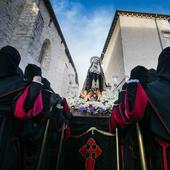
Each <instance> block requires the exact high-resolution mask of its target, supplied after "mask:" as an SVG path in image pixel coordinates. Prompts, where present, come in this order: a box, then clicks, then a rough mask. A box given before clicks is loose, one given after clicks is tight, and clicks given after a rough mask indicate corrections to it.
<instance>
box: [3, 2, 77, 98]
mask: <svg viewBox="0 0 170 170" xmlns="http://www.w3.org/2000/svg"><path fill="white" fill-rule="evenodd" d="M0 40H1V42H2V43H1V44H0V48H1V47H2V46H5V45H8V44H9V45H12V46H14V47H16V48H17V49H18V50H19V52H20V53H21V56H22V59H21V65H20V67H21V68H22V69H24V68H25V66H26V65H27V64H28V63H34V64H36V65H39V66H41V68H42V72H43V76H44V77H47V78H48V80H49V81H50V82H51V85H52V87H53V89H54V90H55V91H56V92H57V93H59V94H61V95H62V96H66V97H67V96H68V95H73V94H74V95H76V94H77V93H78V76H77V71H76V68H75V65H74V62H73V60H72V57H71V55H70V52H69V49H68V47H67V44H66V42H65V39H64V36H63V34H62V31H61V28H60V26H59V24H58V21H57V18H56V16H55V13H54V11H53V8H52V6H51V3H50V0H15V1H8V0H3V1H0ZM70 89H71V90H72V91H74V92H72V93H70V91H71V90H70Z"/></svg>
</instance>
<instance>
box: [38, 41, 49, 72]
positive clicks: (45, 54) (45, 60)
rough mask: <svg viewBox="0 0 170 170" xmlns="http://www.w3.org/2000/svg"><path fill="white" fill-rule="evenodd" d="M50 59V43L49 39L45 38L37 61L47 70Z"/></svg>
mask: <svg viewBox="0 0 170 170" xmlns="http://www.w3.org/2000/svg"><path fill="white" fill-rule="evenodd" d="M50 60H51V43H50V40H49V39H46V40H45V41H44V43H43V45H42V48H41V51H40V56H39V59H38V61H39V63H40V64H41V67H42V68H43V70H45V71H47V70H48V68H49V65H50Z"/></svg>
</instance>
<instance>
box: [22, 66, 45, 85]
mask: <svg viewBox="0 0 170 170" xmlns="http://www.w3.org/2000/svg"><path fill="white" fill-rule="evenodd" d="M35 76H42V72H41V68H40V67H38V66H36V65H35V64H28V65H27V67H26V68H25V72H24V78H25V79H26V80H27V81H28V82H29V83H31V81H32V80H33V77H35Z"/></svg>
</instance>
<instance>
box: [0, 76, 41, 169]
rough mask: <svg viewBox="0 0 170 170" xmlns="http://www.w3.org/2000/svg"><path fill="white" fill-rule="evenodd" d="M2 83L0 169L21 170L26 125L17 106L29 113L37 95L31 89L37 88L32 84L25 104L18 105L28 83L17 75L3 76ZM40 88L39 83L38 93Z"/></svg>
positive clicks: (0, 98)
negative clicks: (18, 116)
mask: <svg viewBox="0 0 170 170" xmlns="http://www.w3.org/2000/svg"><path fill="white" fill-rule="evenodd" d="M0 83H1V88H0V95H1V96H0V121H1V124H0V138H1V139H0V162H1V164H0V169H1V170H8V169H9V170H10V169H14V170H15V169H16V170H19V169H23V164H22V162H23V160H22V159H23V158H22V150H21V149H22V148H21V144H22V143H21V141H20V139H21V136H22V133H23V130H24V126H25V125H24V121H23V120H20V118H19V119H18V118H17V117H16V115H20V113H17V109H18V108H17V107H23V108H24V110H25V114H27V111H29V110H30V109H32V107H33V105H34V102H35V100H36V97H37V96H35V94H32V93H31V89H34V88H35V87H32V85H31V87H30V89H29V91H28V94H27V96H26V100H25V101H24V102H23V105H20V106H17V104H16V103H17V101H18V100H19V98H20V96H22V94H23V93H24V91H25V88H26V87H27V84H26V83H25V82H24V81H23V80H22V79H20V78H19V77H18V76H17V75H16V76H10V77H6V78H3V79H1V81H0ZM33 86H34V85H33ZM40 89H41V87H40V86H39V85H38V88H37V90H38V93H37V95H38V94H39V93H40ZM25 116H27V115H25Z"/></svg>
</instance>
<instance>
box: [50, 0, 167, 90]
mask: <svg viewBox="0 0 170 170" xmlns="http://www.w3.org/2000/svg"><path fill="white" fill-rule="evenodd" d="M51 2H52V5H53V8H54V11H55V13H56V15H57V19H58V21H59V24H60V27H61V29H62V32H63V34H64V37H65V40H66V43H67V45H68V48H69V51H70V53H71V56H72V58H73V60H74V63H75V66H76V68H77V72H78V76H79V82H80V88H81V87H82V84H83V82H84V80H85V77H86V74H87V70H88V67H89V65H90V62H89V60H90V58H91V57H92V56H96V55H97V56H100V55H101V52H102V49H103V46H104V43H105V40H106V37H107V34H108V31H109V28H110V25H111V22H112V19H113V17H114V12H115V10H116V9H123V10H133V11H139V12H155V13H165V14H170V0H51Z"/></svg>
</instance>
